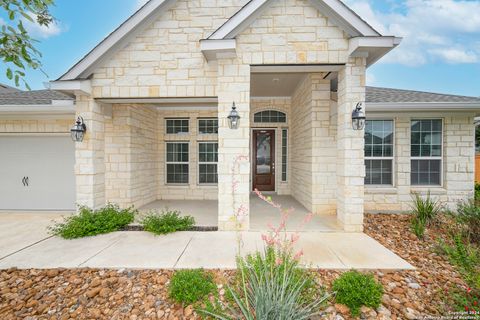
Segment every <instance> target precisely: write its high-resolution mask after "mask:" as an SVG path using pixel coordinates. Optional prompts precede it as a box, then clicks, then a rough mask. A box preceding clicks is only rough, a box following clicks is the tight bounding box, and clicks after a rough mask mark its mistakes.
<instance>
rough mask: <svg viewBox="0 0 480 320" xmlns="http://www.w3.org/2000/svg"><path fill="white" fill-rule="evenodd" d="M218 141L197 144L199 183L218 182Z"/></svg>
mask: <svg viewBox="0 0 480 320" xmlns="http://www.w3.org/2000/svg"><path fill="white" fill-rule="evenodd" d="M217 162H218V143H217V142H200V143H199V144H198V182H199V183H200V184H210V183H211V184H213V183H218V172H217Z"/></svg>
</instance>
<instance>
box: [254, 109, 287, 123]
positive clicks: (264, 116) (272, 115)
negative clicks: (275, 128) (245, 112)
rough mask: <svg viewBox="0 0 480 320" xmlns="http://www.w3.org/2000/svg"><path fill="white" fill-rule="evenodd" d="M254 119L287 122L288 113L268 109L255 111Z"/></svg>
mask: <svg viewBox="0 0 480 320" xmlns="http://www.w3.org/2000/svg"><path fill="white" fill-rule="evenodd" d="M253 121H254V122H258V123H275V122H277V123H285V122H287V115H286V114H285V113H283V112H280V111H275V110H266V111H261V112H257V113H255V115H254V116H253Z"/></svg>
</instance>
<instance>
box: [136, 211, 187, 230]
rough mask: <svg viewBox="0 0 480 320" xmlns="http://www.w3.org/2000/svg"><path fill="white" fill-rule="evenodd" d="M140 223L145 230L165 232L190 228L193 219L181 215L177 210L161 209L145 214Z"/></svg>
mask: <svg viewBox="0 0 480 320" xmlns="http://www.w3.org/2000/svg"><path fill="white" fill-rule="evenodd" d="M140 223H141V224H142V225H143V228H144V230H145V231H148V232H152V233H154V234H167V233H172V232H176V231H185V230H190V229H191V228H192V227H193V226H194V225H195V219H194V218H193V217H190V216H185V217H181V216H180V212H179V211H163V212H162V213H151V214H149V215H147V216H146V217H145V218H143V219H142V221H141V222H140Z"/></svg>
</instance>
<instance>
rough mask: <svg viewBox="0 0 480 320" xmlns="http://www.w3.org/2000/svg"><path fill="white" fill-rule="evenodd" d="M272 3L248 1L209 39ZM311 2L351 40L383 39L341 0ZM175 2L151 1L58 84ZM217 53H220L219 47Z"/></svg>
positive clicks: (234, 30)
mask: <svg viewBox="0 0 480 320" xmlns="http://www.w3.org/2000/svg"><path fill="white" fill-rule="evenodd" d="M272 1H273V0H251V1H249V2H248V3H247V4H246V5H245V6H244V7H243V8H242V9H240V10H239V11H238V12H237V13H236V14H235V15H233V16H232V17H231V18H230V19H228V20H227V22H225V23H224V24H223V25H222V26H221V27H220V28H219V29H217V30H216V31H215V32H214V33H213V34H212V35H211V36H210V37H209V38H208V39H206V40H207V41H210V40H218V39H221V40H224V39H232V38H234V37H235V36H236V35H237V34H238V33H239V32H240V31H241V30H243V29H244V28H246V27H247V26H248V25H249V24H250V23H251V22H252V21H253V20H254V19H255V18H256V17H257V16H258V15H260V14H261V12H262V10H263V9H264V8H266V6H267V5H268V4H269V3H271V2H272ZM309 1H310V2H311V3H312V4H313V5H314V6H315V7H317V8H318V9H319V10H320V11H322V13H324V14H325V15H326V16H328V17H329V18H330V19H331V20H332V22H334V23H336V24H338V25H339V27H341V28H342V29H344V30H345V31H346V32H347V33H348V34H349V35H350V36H352V37H365V36H367V37H379V36H381V35H380V33H378V32H377V31H376V30H375V29H373V28H372V27H371V26H370V25H369V24H368V23H366V22H365V21H364V20H363V19H361V18H360V17H359V16H358V15H357V14H356V13H355V12H354V11H352V10H351V9H350V8H348V7H347V6H346V5H345V4H343V3H342V1H340V0H309ZM174 3H175V0H149V1H148V2H147V3H146V4H145V5H144V6H143V7H141V8H140V9H139V10H138V11H136V12H135V13H134V14H133V15H132V16H130V17H129V18H128V19H127V20H126V21H125V22H124V23H122V24H121V25H120V26H119V27H118V28H117V29H115V30H114V31H113V32H112V33H110V34H109V35H108V36H107V37H106V38H105V39H103V40H102V41H101V42H100V43H99V44H98V45H97V46H96V47H95V48H93V49H92V50H91V51H90V52H89V53H87V54H86V55H85V56H84V57H83V58H82V59H81V60H80V61H79V62H77V63H76V64H75V65H74V66H73V67H71V68H70V69H69V70H68V71H67V72H66V73H65V74H63V75H62V76H61V77H60V78H58V79H57V80H56V81H66V80H83V79H87V78H88V77H90V75H91V74H92V73H93V71H94V69H95V67H96V66H98V65H99V64H100V63H102V62H103V61H105V60H106V59H107V58H108V57H109V56H110V55H111V54H113V53H114V52H116V50H118V49H120V48H123V46H124V45H125V44H126V43H128V41H129V40H130V39H132V38H134V37H135V36H136V35H137V34H139V33H140V32H141V31H142V30H143V29H144V28H145V27H146V26H148V25H149V24H150V23H151V22H153V20H154V19H155V18H156V17H157V16H158V15H159V14H160V13H161V12H163V11H166V10H168V9H169V8H170V6H171V5H173V4H174ZM215 46H217V45H214V47H215ZM230 47H231V44H230V43H229V44H228V48H227V49H226V51H230V50H231V48H230ZM215 50H218V48H216V49H215ZM220 50H221V49H220Z"/></svg>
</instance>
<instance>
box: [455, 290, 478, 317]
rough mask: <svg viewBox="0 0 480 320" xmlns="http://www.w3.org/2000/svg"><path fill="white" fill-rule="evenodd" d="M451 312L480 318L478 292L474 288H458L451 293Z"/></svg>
mask: <svg viewBox="0 0 480 320" xmlns="http://www.w3.org/2000/svg"><path fill="white" fill-rule="evenodd" d="M450 298H451V299H452V302H453V303H452V307H453V310H452V311H457V312H467V313H468V314H471V315H476V316H478V317H480V291H479V290H477V289H475V288H470V287H466V288H461V289H460V288H459V289H457V290H454V291H452V292H451V295H450Z"/></svg>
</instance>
